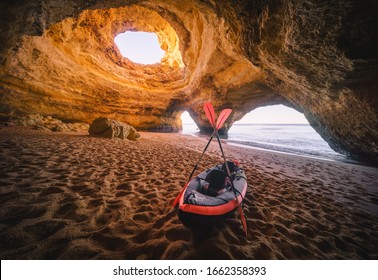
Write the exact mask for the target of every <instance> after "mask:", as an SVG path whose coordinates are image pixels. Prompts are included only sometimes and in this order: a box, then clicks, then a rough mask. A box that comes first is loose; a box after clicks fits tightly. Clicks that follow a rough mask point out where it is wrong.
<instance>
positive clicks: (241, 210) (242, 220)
mask: <svg viewBox="0 0 378 280" xmlns="http://www.w3.org/2000/svg"><path fill="white" fill-rule="evenodd" d="M238 208H239V209H238V210H239V214H240V220H241V222H242V225H243V229H244V233H245V236H246V237H247V221H246V220H245V217H244V213H243V209H242V208H241V206H240V204H239V207H238Z"/></svg>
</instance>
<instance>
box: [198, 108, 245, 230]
mask: <svg viewBox="0 0 378 280" xmlns="http://www.w3.org/2000/svg"><path fill="white" fill-rule="evenodd" d="M204 109H205V114H206V116H207V118H208V119H209V122H210V124H211V125H212V126H213V128H214V132H215V133H216V135H217V139H218V143H219V147H220V150H221V152H222V156H223V161H224V165H225V166H226V170H227V175H228V176H229V177H230V179H231V172H230V169H229V168H228V164H227V160H226V156H225V155H224V152H223V147H222V144H221V142H220V138H219V134H218V130H219V129H220V128H221V127H222V125H223V124H224V122H225V121H226V119H227V118H228V117H229V116H230V114H231V112H232V110H231V109H224V110H223V111H222V112H221V113H220V114H219V117H218V120H217V123H216V124H215V112H214V108H213V105H212V104H211V103H210V102H206V103H205V104H204ZM230 181H231V185H232V189H233V191H234V195H235V199H236V201H237V203H238V212H239V215H240V220H241V223H242V226H243V229H244V232H245V235H246V236H247V232H248V231H247V222H246V220H245V217H244V212H243V209H242V208H241V205H240V203H239V200H238V198H237V195H236V191H235V186H234V183H233V181H232V180H230Z"/></svg>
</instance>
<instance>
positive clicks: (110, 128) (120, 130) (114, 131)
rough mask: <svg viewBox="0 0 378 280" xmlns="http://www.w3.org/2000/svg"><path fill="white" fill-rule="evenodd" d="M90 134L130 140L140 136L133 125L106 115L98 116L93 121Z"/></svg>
mask: <svg viewBox="0 0 378 280" xmlns="http://www.w3.org/2000/svg"><path fill="white" fill-rule="evenodd" d="M89 135H91V136H96V137H103V138H109V139H113V138H120V139H129V140H136V139H138V138H139V137H140V134H139V133H138V132H137V131H136V129H135V128H134V127H132V126H131V125H128V124H125V123H123V122H120V121H116V120H113V119H109V118H105V117H100V118H97V119H95V120H94V121H93V122H92V124H91V125H90V127H89Z"/></svg>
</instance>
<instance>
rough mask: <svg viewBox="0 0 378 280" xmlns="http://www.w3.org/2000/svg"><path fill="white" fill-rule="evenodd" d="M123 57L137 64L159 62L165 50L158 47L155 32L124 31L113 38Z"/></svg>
mask: <svg viewBox="0 0 378 280" xmlns="http://www.w3.org/2000/svg"><path fill="white" fill-rule="evenodd" d="M114 42H115V43H116V45H117V47H118V49H119V51H120V53H121V54H122V56H123V57H125V58H127V59H129V60H131V61H132V62H134V63H139V64H156V63H160V62H161V59H162V58H163V56H164V54H165V52H164V51H163V50H162V49H161V48H160V44H159V40H158V37H157V35H156V33H153V32H132V31H126V32H124V33H120V34H118V35H117V36H116V37H115V38H114Z"/></svg>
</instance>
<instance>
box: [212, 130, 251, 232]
mask: <svg viewBox="0 0 378 280" xmlns="http://www.w3.org/2000/svg"><path fill="white" fill-rule="evenodd" d="M215 131H216V135H217V139H218V144H219V148H220V150H221V153H222V156H223V161H224V165H225V166H226V170H227V175H228V177H229V178H230V181H231V186H232V190H233V191H234V195H235V199H236V202H237V204H238V211H239V215H240V218H241V222H242V226H243V229H244V232H245V235H246V236H247V223H246V221H245V217H244V213H243V209H242V208H241V205H240V203H239V200H238V197H237V194H236V190H235V186H234V182H233V180H232V178H231V172H230V168H229V167H228V164H227V160H226V156H225V155H224V152H223V147H222V143H221V141H220V138H219V134H218V130H215Z"/></svg>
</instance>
